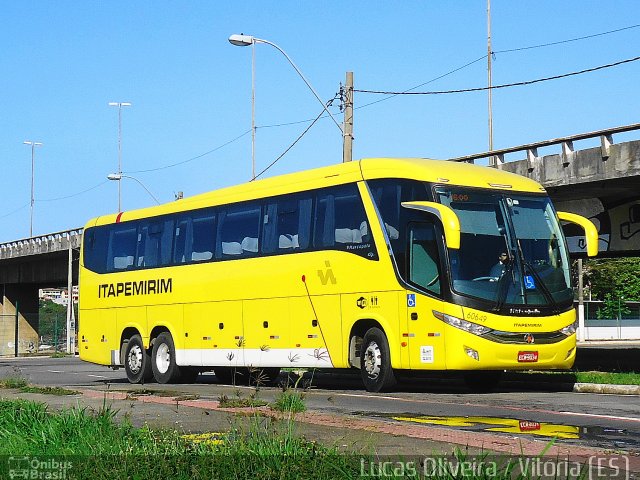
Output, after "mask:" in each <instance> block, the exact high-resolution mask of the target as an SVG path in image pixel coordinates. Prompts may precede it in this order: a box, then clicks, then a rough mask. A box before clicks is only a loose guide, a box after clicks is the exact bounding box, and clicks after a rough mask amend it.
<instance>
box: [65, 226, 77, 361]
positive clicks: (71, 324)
mask: <svg viewBox="0 0 640 480" xmlns="http://www.w3.org/2000/svg"><path fill="white" fill-rule="evenodd" d="M67 238H68V241H69V262H68V264H67V267H68V268H67V300H68V301H69V302H68V303H67V353H71V354H73V353H75V351H76V322H75V315H74V312H73V246H72V243H71V237H70V236H69V237H67Z"/></svg>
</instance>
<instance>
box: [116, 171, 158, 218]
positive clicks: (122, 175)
mask: <svg viewBox="0 0 640 480" xmlns="http://www.w3.org/2000/svg"><path fill="white" fill-rule="evenodd" d="M123 178H130V179H131V180H135V181H136V182H138V184H139V185H140V186H141V187H142V188H144V189H145V191H146V192H147V193H148V194H149V196H150V197H151V198H153V200H154V201H155V202H156V203H157V204H158V205H160V202H159V201H158V199H157V198H156V197H155V195H154V194H153V193H151V191H149V189H148V188H147V187H146V186H145V185H144V183H142V182H141V181H140V180H138V179H137V178H136V177H132V176H130V175H124V174H122V173H110V174H109V175H107V179H108V180H113V181H116V182H120V181H121V180H122V179H123ZM118 185H119V183H118ZM118 212H120V210H118Z"/></svg>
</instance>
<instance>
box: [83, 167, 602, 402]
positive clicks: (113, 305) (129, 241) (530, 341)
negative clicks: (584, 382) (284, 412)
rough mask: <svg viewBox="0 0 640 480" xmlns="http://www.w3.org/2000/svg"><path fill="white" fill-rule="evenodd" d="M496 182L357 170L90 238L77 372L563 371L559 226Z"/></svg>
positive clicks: (568, 349)
mask: <svg viewBox="0 0 640 480" xmlns="http://www.w3.org/2000/svg"><path fill="white" fill-rule="evenodd" d="M561 220H564V221H570V222H573V223H577V224H579V225H581V226H582V227H583V229H584V230H585V239H586V243H587V249H588V254H589V255H595V254H596V253H597V232H596V230H595V227H594V226H593V224H592V223H590V222H589V221H588V220H586V219H584V218H583V217H579V216H577V215H573V214H568V213H556V212H555V210H554V209H553V206H552V204H551V202H550V200H549V198H548V196H547V195H546V193H545V190H544V188H542V187H541V186H540V185H539V184H538V183H536V182H534V181H533V180H530V179H528V178H525V177H521V176H517V175H514V174H510V173H507V172H503V171H501V170H497V169H491V168H487V167H480V166H475V165H470V164H466V163H454V162H446V161H436V160H424V159H365V160H360V161H354V162H350V163H344V164H339V165H334V166H329V167H325V168H320V169H315V170H309V171H304V172H299V173H294V174H289V175H283V176H278V177H273V178H268V179H264V180H258V181H254V182H249V183H247V184H243V185H239V186H234V187H229V188H224V189H221V190H217V191H213V192H210V193H204V194H201V195H196V196H193V197H190V198H185V199H181V200H178V201H175V202H172V203H167V204H164V205H160V206H155V207H150V208H145V209H141V210H136V211H127V212H123V213H119V214H113V215H106V216H102V217H99V218H95V219H93V220H91V221H89V222H88V223H87V225H86V227H85V229H84V238H83V242H82V254H81V261H80V331H79V337H80V345H79V348H80V358H82V359H83V360H86V361H89V362H94V363H98V364H102V365H108V366H111V367H113V368H118V367H121V366H124V368H125V370H126V374H127V378H128V379H129V381H130V382H132V383H139V382H146V381H150V380H153V379H155V380H156V381H157V382H160V383H167V382H177V381H192V380H193V379H195V376H196V375H198V373H200V372H202V371H208V370H213V371H214V372H215V374H216V376H217V377H218V378H220V379H222V380H223V381H228V380H229V379H230V378H231V374H232V372H234V371H236V370H242V369H245V371H246V369H249V370H251V371H258V372H260V374H261V375H266V376H267V377H268V378H274V376H276V375H277V374H278V372H279V371H280V369H281V368H296V369H297V368H356V369H360V370H361V376H362V380H363V382H364V385H365V388H366V389H367V390H369V391H374V392H376V391H384V390H388V389H391V388H392V387H393V386H394V384H395V382H396V373H397V372H398V371H401V370H439V371H442V370H457V371H463V372H467V378H468V379H469V381H470V384H471V385H473V382H474V381H475V382H476V384H478V383H477V382H482V383H481V384H482V385H485V386H486V385H487V382H489V381H491V380H492V379H497V378H498V374H497V372H501V371H503V370H518V369H531V368H536V369H558V368H570V367H571V365H572V364H573V361H574V358H575V348H576V336H575V331H576V315H575V310H574V309H573V291H572V287H571V275H570V260H569V253H568V249H567V245H566V242H565V238H564V235H563V233H562V229H561V224H560V221H561Z"/></svg>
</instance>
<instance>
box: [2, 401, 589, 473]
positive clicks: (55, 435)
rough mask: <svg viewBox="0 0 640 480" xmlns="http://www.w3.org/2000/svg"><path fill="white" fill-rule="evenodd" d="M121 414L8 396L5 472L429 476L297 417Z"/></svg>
mask: <svg viewBox="0 0 640 480" xmlns="http://www.w3.org/2000/svg"><path fill="white" fill-rule="evenodd" d="M116 415H117V412H116V411H114V410H112V409H110V408H108V407H103V408H102V409H100V410H98V411H92V410H89V409H86V408H83V409H80V408H74V409H68V410H62V411H51V410H49V408H48V407H47V406H46V405H44V404H41V403H36V402H31V401H25V400H0V432H1V435H2V440H3V441H2V442H0V457H1V456H6V458H9V457H11V458H9V460H8V461H0V477H1V478H8V477H9V474H10V473H11V472H10V471H9V468H11V464H10V462H11V460H12V459H13V461H14V462H15V461H16V459H17V461H19V460H21V459H22V460H23V463H24V465H26V466H27V467H29V465H31V464H32V460H33V459H34V458H37V459H38V460H39V462H43V461H44V460H46V461H48V462H49V463H48V464H47V465H49V466H50V465H52V463H51V461H55V462H57V463H55V464H53V465H54V466H53V467H46V466H45V467H42V468H40V470H39V471H38V472H39V474H46V472H47V468H48V469H49V470H48V471H49V472H51V471H52V470H55V471H56V472H60V470H61V468H62V467H60V466H59V465H61V464H63V465H66V466H65V467H64V469H66V470H64V472H63V473H64V476H61V475H58V476H57V477H56V476H50V477H45V476H38V477H37V478H90V479H91V480H99V479H102V478H132V479H153V478H171V479H185V480H186V479H196V480H198V479H207V480H209V479H211V478H219V479H243V478H246V479H255V480H260V479H273V478H278V479H281V480H289V479H291V480H298V479H306V478H313V479H319V480H323V479H353V478H363V477H376V478H378V477H384V478H389V477H393V478H398V477H397V476H396V474H397V473H402V474H403V475H402V477H403V478H424V477H423V476H422V473H423V470H421V467H420V464H419V463H418V462H417V461H416V459H413V467H411V468H413V469H415V470H416V473H417V474H416V475H412V474H411V473H412V469H411V468H409V467H408V465H409V463H408V462H410V461H412V459H403V458H394V459H392V461H390V462H387V464H386V465H385V464H384V463H383V462H385V461H386V460H390V459H385V458H381V457H378V456H377V455H359V454H356V453H349V452H347V453H346V454H345V453H343V452H340V451H339V450H338V449H337V448H335V447H326V446H323V445H321V444H319V443H316V442H312V441H309V440H306V439H305V438H303V437H300V436H298V435H296V434H295V431H294V430H295V429H294V428H293V422H291V421H282V420H273V419H269V418H261V417H251V418H250V419H249V422H244V423H238V424H237V425H236V426H235V428H233V429H232V430H231V431H230V432H226V433H208V434H197V435H183V434H181V433H180V432H177V431H175V430H152V429H150V428H148V427H143V428H135V427H133V426H132V425H131V423H130V422H129V421H128V418H127V417H125V418H124V420H123V421H116ZM550 445H551V444H550ZM424 458H425V457H424V456H422V457H421V459H424ZM434 458H439V459H440V460H443V459H444V460H447V459H449V460H451V459H453V460H454V462H453V463H452V465H453V468H452V469H447V464H445V468H444V469H442V468H440V467H438V470H437V471H435V472H432V473H433V475H432V476H430V477H429V478H435V479H452V478H462V477H461V476H459V473H460V472H459V471H457V470H455V469H456V468H459V467H456V465H459V464H463V463H465V462H467V463H469V464H472V462H476V464H478V463H480V462H482V463H484V464H485V465H486V467H482V468H479V469H476V470H474V471H472V472H471V473H470V474H468V475H464V478H467V479H470V480H480V479H488V478H501V479H505V480H506V479H512V478H518V479H520V480H528V479H533V478H539V476H538V475H536V472H534V471H529V472H528V473H526V474H522V473H521V472H519V471H518V464H520V465H522V463H520V462H519V458H518V457H514V458H510V459H505V457H501V458H499V459H498V460H497V461H496V466H495V467H494V466H492V465H491V464H490V463H489V462H490V461H492V458H491V457H489V456H488V455H481V456H480V457H470V456H468V455H467V454H465V453H464V452H461V451H460V450H459V449H456V450H454V451H453V453H452V454H451V455H449V456H447V457H441V456H437V457H436V456H434ZM535 458H536V457H533V459H535ZM525 460H529V461H531V458H529V459H525ZM546 461H547V459H545V462H546ZM550 461H551V462H553V459H552V460H550ZM433 465H435V463H434V464H433ZM438 465H439V464H438ZM14 466H15V463H14ZM456 472H457V473H456ZM14 473H15V472H14ZM514 475H515V476H514ZM14 476H15V475H14ZM26 478H36V477H32V476H31V475H29V476H28V477H26ZM554 478H557V479H565V478H578V475H577V474H575V473H570V474H568V475H567V474H560V475H557V476H556V477H554Z"/></svg>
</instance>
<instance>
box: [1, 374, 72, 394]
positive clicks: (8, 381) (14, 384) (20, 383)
mask: <svg viewBox="0 0 640 480" xmlns="http://www.w3.org/2000/svg"><path fill="white" fill-rule="evenodd" d="M0 388H13V389H16V390H20V391H21V392H22V393H41V394H44V395H76V394H77V393H78V392H76V391H74V390H68V389H66V388H62V387H41V386H37V385H29V383H28V382H27V381H26V380H25V379H24V378H22V377H8V378H5V379H3V380H0Z"/></svg>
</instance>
